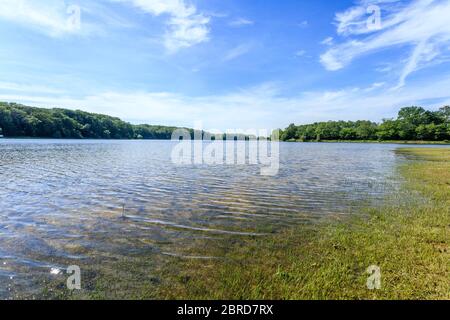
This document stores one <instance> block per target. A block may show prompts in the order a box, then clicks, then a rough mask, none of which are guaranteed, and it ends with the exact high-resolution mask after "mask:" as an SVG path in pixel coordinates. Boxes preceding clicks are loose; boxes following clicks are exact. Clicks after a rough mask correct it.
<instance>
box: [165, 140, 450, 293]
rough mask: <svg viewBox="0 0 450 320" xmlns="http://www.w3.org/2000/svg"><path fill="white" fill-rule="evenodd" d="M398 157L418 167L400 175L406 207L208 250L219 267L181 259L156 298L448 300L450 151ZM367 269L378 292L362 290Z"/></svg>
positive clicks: (406, 168) (413, 151)
mask: <svg viewBox="0 0 450 320" xmlns="http://www.w3.org/2000/svg"><path fill="white" fill-rule="evenodd" d="M397 152H398V154H399V155H402V156H406V157H410V158H414V160H415V161H413V162H408V163H407V164H405V165H404V166H402V167H401V168H399V169H400V172H401V174H402V175H403V177H404V178H405V181H406V182H405V188H406V190H405V191H407V193H405V194H408V195H409V196H408V200H407V201H406V203H403V202H400V203H399V204H398V205H391V206H390V207H386V208H383V209H378V210H375V209H371V210H369V211H368V212H367V213H368V214H365V215H362V216H359V217H357V216H352V217H350V218H347V219H345V220H344V221H329V222H328V223H324V224H321V225H319V226H316V227H309V228H301V227H300V228H299V227H296V228H293V229H290V230H286V231H285V232H283V233H281V234H276V235H273V236H271V237H269V238H254V239H249V240H246V241H239V242H234V243H233V242H230V243H229V244H228V245H227V246H226V247H225V248H223V247H222V248H220V249H217V248H215V249H210V250H209V252H208V253H209V254H211V255H216V256H223V257H224V259H220V260H210V261H196V260H188V261H186V260H182V259H180V260H178V261H176V263H173V264H172V265H171V267H170V268H169V269H168V270H166V274H165V278H166V280H165V285H164V284H163V285H162V286H161V287H159V289H158V290H159V291H158V297H159V298H165V299H182V298H183V299H184V298H187V299H450V281H449V280H450V273H449V267H450V265H449V263H450V259H449V258H450V256H449V242H450V238H449V237H450V233H449V231H450V230H449V229H450V210H449V208H450V149H400V150H398V151H397ZM402 197H403V196H402ZM371 265H377V266H379V267H380V268H381V275H382V280H381V281H382V284H381V289H380V290H369V289H367V286H366V281H367V278H368V276H369V274H368V273H366V270H367V268H368V267H369V266H371ZM174 270H181V271H179V273H178V274H176V275H175V276H174V275H173V271H174Z"/></svg>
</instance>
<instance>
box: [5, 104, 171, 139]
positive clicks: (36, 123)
mask: <svg viewBox="0 0 450 320" xmlns="http://www.w3.org/2000/svg"><path fill="white" fill-rule="evenodd" d="M175 129H177V128H175V127H164V126H151V125H145V124H143V125H132V124H130V123H128V122H125V121H122V120H120V119H119V118H114V117H110V116H106V115H101V114H94V113H88V112H84V111H79V110H76V111H73V110H67V109H44V108H34V107H27V106H23V105H20V104H16V103H5V102H0V135H1V134H3V135H4V136H5V137H30V138H66V139H171V137H172V132H173V131H174V130H175Z"/></svg>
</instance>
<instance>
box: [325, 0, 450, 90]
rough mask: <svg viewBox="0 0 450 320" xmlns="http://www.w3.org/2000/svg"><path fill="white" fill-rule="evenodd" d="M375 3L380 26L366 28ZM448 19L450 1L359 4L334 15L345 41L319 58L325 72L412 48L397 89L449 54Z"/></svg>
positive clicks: (449, 31)
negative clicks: (367, 57)
mask: <svg viewBox="0 0 450 320" xmlns="http://www.w3.org/2000/svg"><path fill="white" fill-rule="evenodd" d="M374 4H377V5H379V6H380V8H381V10H382V11H381V24H380V26H379V28H368V25H367V20H368V18H369V15H368V14H367V9H366V8H367V7H368V6H370V5H374ZM449 16H450V2H449V1H444V0H416V1H413V2H411V3H408V4H407V5H404V4H402V3H399V2H397V1H394V0H378V1H375V0H374V1H368V0H366V1H360V3H359V5H358V6H355V7H352V8H350V9H348V10H347V11H345V12H342V13H337V14H336V22H337V32H338V34H340V35H342V36H344V37H346V38H347V39H346V40H345V41H344V42H343V43H341V44H338V45H335V46H333V47H332V48H330V49H329V50H328V51H327V52H325V53H324V54H323V55H321V62H322V64H323V65H324V66H325V68H326V69H327V70H330V71H335V70H339V69H342V68H344V67H345V66H346V65H348V64H349V63H350V62H351V61H352V60H354V59H356V58H358V57H360V56H362V55H366V54H370V53H373V52H376V51H379V50H383V49H387V48H391V47H395V46H411V47H413V50H412V53H411V55H410V57H409V59H408V61H407V62H406V64H405V65H404V66H403V70H402V72H401V75H400V78H399V80H398V85H397V87H398V88H400V87H402V86H403V85H404V84H405V81H406V79H407V77H408V76H409V75H410V74H411V73H413V72H415V71H416V70H418V69H419V68H422V67H424V66H426V65H428V64H429V63H430V62H432V61H434V60H435V59H436V58H438V57H439V56H441V55H442V53H444V52H445V51H449V49H448V46H449V44H450V24H449V23H448V21H449V20H448V19H449V18H448V17H449Z"/></svg>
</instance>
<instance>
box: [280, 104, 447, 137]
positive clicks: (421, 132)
mask: <svg viewBox="0 0 450 320" xmlns="http://www.w3.org/2000/svg"><path fill="white" fill-rule="evenodd" d="M280 139H281V140H282V141H327V140H328V141H334V140H345V141H361V140H362V141H389V140H401V141H448V140H450V107H449V106H445V107H442V108H440V109H439V110H438V111H429V110H425V109H424V108H422V107H406V108H402V109H401V110H400V111H399V113H398V116H397V119H384V120H383V121H382V122H381V123H375V122H371V121H364V120H362V121H328V122H316V123H313V124H306V125H298V126H296V125H295V124H291V125H290V126H289V127H287V128H286V129H285V130H282V131H281V132H280Z"/></svg>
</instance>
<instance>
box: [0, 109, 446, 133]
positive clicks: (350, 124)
mask: <svg viewBox="0 0 450 320" xmlns="http://www.w3.org/2000/svg"><path fill="white" fill-rule="evenodd" d="M176 129H177V128H176V127H166V126H155V125H147V124H140V125H133V124H130V123H128V122H125V121H122V120H121V119H119V118H115V117H111V116H107V115H101V114H95V113H89V112H84V111H80V110H75V111H74V110H68V109H60V108H55V109H45V108H35V107H28V106H24V105H21V104H17V103H6V102H0V135H3V136H5V137H17V138H18V137H29V138H66V139H162V140H166V139H171V137H172V132H173V131H174V130H176ZM189 130H190V132H191V135H193V133H194V131H193V130H192V129H189ZM239 138H244V136H242V137H239ZM280 139H281V140H282V141H327V140H346V141H361V140H363V141H377V140H378V141H388V140H404V141H407V140H408V141H415V140H417V141H418V140H421V141H448V140H450V107H449V106H445V107H442V108H440V109H439V110H438V111H429V110H425V109H424V108H422V107H406V108H403V109H401V110H400V111H399V113H398V117H397V119H385V120H383V121H382V122H381V123H375V122H371V121H366V120H361V121H328V122H316V123H313V124H306V125H298V126H296V125H295V124H291V125H290V126H289V127H288V128H286V129H285V130H281V132H280Z"/></svg>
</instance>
